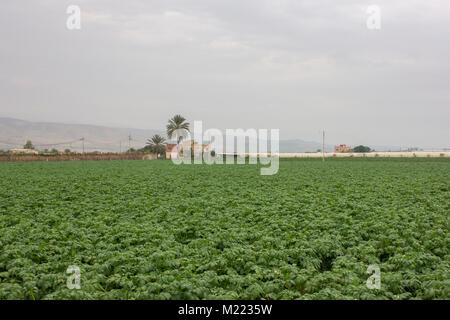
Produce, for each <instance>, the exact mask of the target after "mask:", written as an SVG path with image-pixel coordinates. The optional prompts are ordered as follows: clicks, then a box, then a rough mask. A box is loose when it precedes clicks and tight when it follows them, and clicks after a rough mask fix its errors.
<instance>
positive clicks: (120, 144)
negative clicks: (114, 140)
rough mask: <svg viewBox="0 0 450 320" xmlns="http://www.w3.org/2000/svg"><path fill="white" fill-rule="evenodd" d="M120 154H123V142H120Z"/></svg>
mask: <svg viewBox="0 0 450 320" xmlns="http://www.w3.org/2000/svg"><path fill="white" fill-rule="evenodd" d="M119 153H122V141H120V149H119Z"/></svg>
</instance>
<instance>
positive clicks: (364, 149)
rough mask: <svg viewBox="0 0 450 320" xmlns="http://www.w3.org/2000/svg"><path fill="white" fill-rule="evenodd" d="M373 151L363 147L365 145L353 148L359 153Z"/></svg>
mask: <svg viewBox="0 0 450 320" xmlns="http://www.w3.org/2000/svg"><path fill="white" fill-rule="evenodd" d="M370 151H372V150H371V149H370V148H369V147H367V146H363V145H359V146H356V147H354V148H353V152H358V153H365V152H370Z"/></svg>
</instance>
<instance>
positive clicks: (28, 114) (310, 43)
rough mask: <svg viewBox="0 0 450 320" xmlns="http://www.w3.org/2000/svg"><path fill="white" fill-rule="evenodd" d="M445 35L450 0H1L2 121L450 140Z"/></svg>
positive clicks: (437, 143) (427, 142) (449, 37)
mask: <svg viewBox="0 0 450 320" xmlns="http://www.w3.org/2000/svg"><path fill="white" fill-rule="evenodd" d="M374 4H375V5H378V6H379V7H380V8H381V29H380V30H369V29H368V28H367V26H366V20H367V18H368V16H369V15H368V14H367V13H366V10H367V7H368V6H369V5H374ZM69 5H78V6H79V7H80V8H81V29H80V30H68V29H67V27H66V20H67V18H68V16H69V15H68V14H67V13H66V9H67V7H68V6H69ZM449 33H450V1H448V0H422V1H417V0H408V1H405V0H386V1H384V0H383V1H381V0H373V1H372V0H371V1H361V0H354V1H351V0H342V1H336V0H329V1H326V0H308V1H300V0H292V1H289V0H270V1H269V0H251V1H249V0H214V1H212V0H159V1H150V0H141V1H139V0H126V1H123V0H121V1H107V0H84V1H81V0H72V1H62V0H30V1H26V0H1V1H0V40H1V42H0V116H3V117H15V118H20V119H25V120H35V121H50V122H69V123H86V124H99V125H108V126H109V125H114V126H121V127H134V128H148V129H164V128H165V124H166V122H167V119H168V118H169V117H171V116H173V115H174V114H177V113H180V114H182V115H183V116H185V117H186V118H188V119H189V120H191V121H193V120H203V122H204V126H205V127H215V128H221V129H224V128H267V129H270V128H279V129H280V137H281V139H293V138H298V139H303V140H316V141H320V139H321V134H320V130H321V129H322V128H325V130H326V132H327V140H328V141H327V142H328V143H330V144H331V143H347V144H351V145H355V144H371V145H401V146H424V147H450V125H449V123H450V121H449V120H450V34H449Z"/></svg>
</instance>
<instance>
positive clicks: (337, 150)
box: [334, 144, 352, 153]
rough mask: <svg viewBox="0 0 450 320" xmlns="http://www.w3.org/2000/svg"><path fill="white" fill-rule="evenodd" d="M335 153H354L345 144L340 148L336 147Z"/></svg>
mask: <svg viewBox="0 0 450 320" xmlns="http://www.w3.org/2000/svg"><path fill="white" fill-rule="evenodd" d="M334 152H335V153H343V152H352V148H350V147H349V146H347V145H345V144H340V145H338V146H334Z"/></svg>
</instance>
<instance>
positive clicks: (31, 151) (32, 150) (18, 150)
mask: <svg viewBox="0 0 450 320" xmlns="http://www.w3.org/2000/svg"><path fill="white" fill-rule="evenodd" d="M9 152H11V153H13V154H21V153H23V154H39V151H37V150H34V149H11V150H9Z"/></svg>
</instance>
